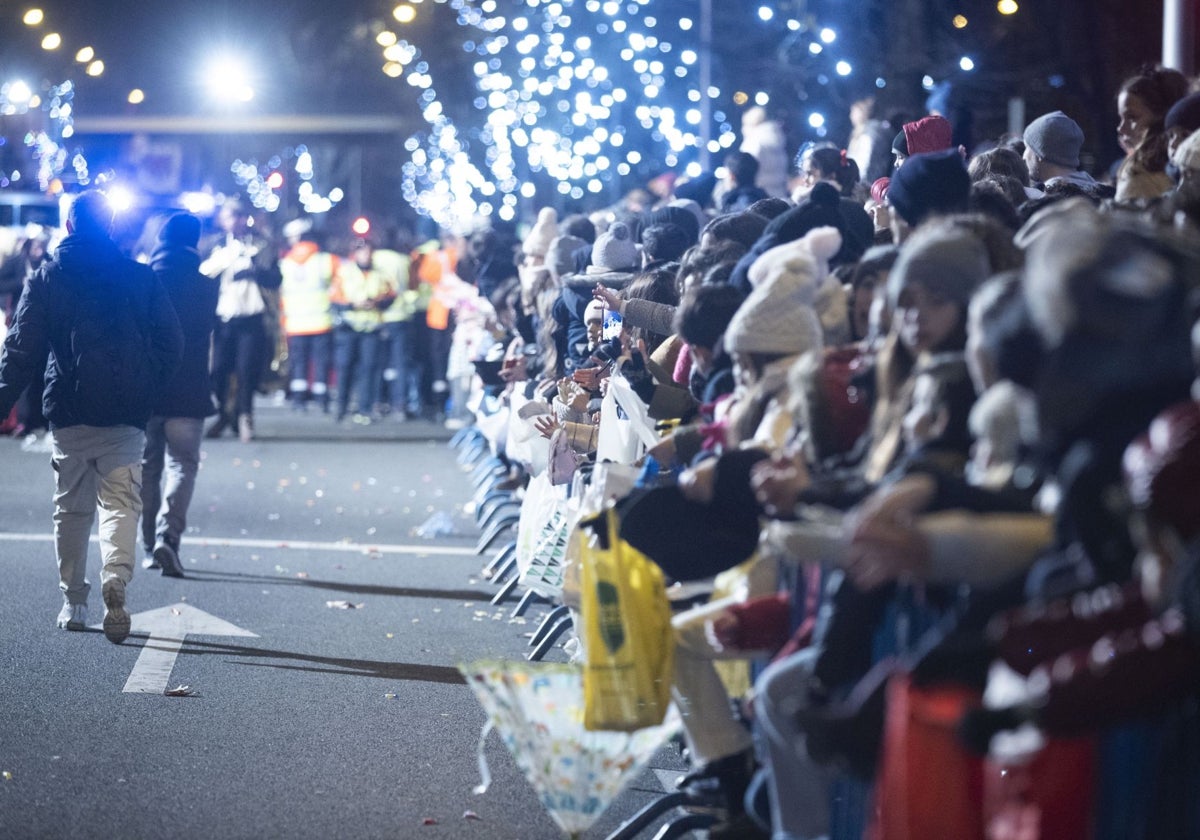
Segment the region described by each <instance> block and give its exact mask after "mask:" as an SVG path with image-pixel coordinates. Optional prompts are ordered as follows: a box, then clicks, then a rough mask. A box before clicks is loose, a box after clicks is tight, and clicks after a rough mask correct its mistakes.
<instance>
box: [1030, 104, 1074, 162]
mask: <svg viewBox="0 0 1200 840" xmlns="http://www.w3.org/2000/svg"><path fill="white" fill-rule="evenodd" d="M1022 139H1023V140H1024V141H1025V145H1026V146H1028V147H1029V148H1030V149H1032V150H1033V153H1034V154H1035V155H1037V156H1038V157H1040V158H1042V160H1046V161H1049V162H1050V163H1054V164H1057V165H1059V166H1069V167H1071V168H1072V169H1078V168H1079V150H1080V149H1081V148H1083V129H1082V128H1080V127H1079V123H1077V122H1075V120H1073V119H1071V118H1070V117H1068V116H1067V115H1066V114H1064V113H1063V112H1062V111H1051V112H1050V113H1049V114H1042V115H1041V116H1040V117H1038V118H1037V119H1036V120H1034V121H1033V122H1031V123H1030V124H1029V125H1028V126H1026V128H1025V133H1024V135H1022Z"/></svg>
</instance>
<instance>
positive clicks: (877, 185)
mask: <svg viewBox="0 0 1200 840" xmlns="http://www.w3.org/2000/svg"><path fill="white" fill-rule="evenodd" d="M891 185H892V179H891V178H876V179H875V180H874V181H872V182H871V200H872V201H874V202H875V203H876V204H883V202H885V201H886V200H887V194H888V187H890V186H891Z"/></svg>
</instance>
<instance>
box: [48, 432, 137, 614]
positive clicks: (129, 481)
mask: <svg viewBox="0 0 1200 840" xmlns="http://www.w3.org/2000/svg"><path fill="white" fill-rule="evenodd" d="M145 440H146V437H145V434H144V433H143V432H142V430H141V429H138V428H135V427H133V426H107V427H98V426H67V427H66V428H61V429H55V430H54V450H53V455H52V456H51V464H52V465H53V467H54V473H55V491H54V551H55V553H56V554H57V555H58V575H59V584H58V586H59V589H61V590H62V593H63V595H64V596H65V597H66V599H67V600H68V601H69V602H70V603H72V604H86V603H87V599H88V592H89V591H91V585H90V584H89V583H88V581H87V556H88V540H89V538H90V537H91V533H92V523H93V522H94V521H95V519H96V509H97V508H99V509H100V559H101V561H102V562H103V566H102V567H101V570H100V583H101V585H103V584H105V583H107V582H108V581H109V580H111V579H113V578H116V579H119V580H122V581H124V582H125V583H129V581H130V579H132V578H133V555H134V551H135V550H136V548H137V524H138V517H139V516H141V513H142V464H141V460H140V458H141V455H142V451H143V449H144V448H145Z"/></svg>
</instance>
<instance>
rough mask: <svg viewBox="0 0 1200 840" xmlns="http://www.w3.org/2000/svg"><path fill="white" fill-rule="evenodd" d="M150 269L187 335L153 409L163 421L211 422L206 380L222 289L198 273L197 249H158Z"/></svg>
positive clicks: (212, 410) (212, 408) (213, 408)
mask: <svg viewBox="0 0 1200 840" xmlns="http://www.w3.org/2000/svg"><path fill="white" fill-rule="evenodd" d="M150 267H151V268H152V269H154V274H155V276H157V277H158V279H159V282H161V283H162V285H163V288H164V289H166V290H167V296H168V297H170V299H171V303H172V304H173V305H174V306H175V314H176V315H177V316H178V317H179V326H180V328H181V329H182V330H183V358H182V359H181V360H180V362H179V368H178V369H177V370H176V371H175V374H174V376H172V377H171V379H170V381H168V382H167V384H166V385H165V386H164V387H163V390H162V394H161V396H160V397H159V398H158V401H157V402H156V403H155V404H154V414H156V415H157V416H160V417H208V416H210V415H212V414H215V413H216V405H215V403H214V402H213V397H212V381H211V380H210V378H209V375H208V356H209V345H210V343H211V341H212V333H213V328H214V327H215V326H216V324H217V295H218V294H219V293H220V290H221V287H220V283H219V282H218V281H217V280H215V279H213V278H211V277H205V276H204V275H203V274H201V273H200V253H199V252H198V251H196V250H195V249H193V248H185V247H180V246H172V245H160V246H159V247H158V249H157V250H156V251H155V252H154V254H153V255H152V256H151V258H150Z"/></svg>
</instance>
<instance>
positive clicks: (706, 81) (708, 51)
mask: <svg viewBox="0 0 1200 840" xmlns="http://www.w3.org/2000/svg"><path fill="white" fill-rule="evenodd" d="M712 25H713V20H712V0H700V167H701V168H702V169H703V170H704V171H705V172H708V171H710V170H711V169H712V167H711V166H710V164H711V162H712V161H711V154H710V153H709V149H708V144H709V143H710V142H711V141H712V97H711V96H709V95H708V90H709V88H711V87H712Z"/></svg>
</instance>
